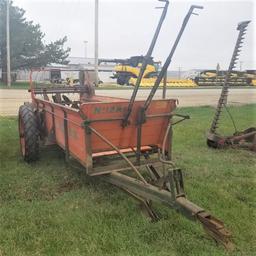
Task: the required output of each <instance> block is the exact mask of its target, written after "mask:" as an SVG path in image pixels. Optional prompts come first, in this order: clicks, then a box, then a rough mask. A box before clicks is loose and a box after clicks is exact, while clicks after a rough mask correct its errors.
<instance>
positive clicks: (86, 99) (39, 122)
mask: <svg viewBox="0 0 256 256" xmlns="http://www.w3.org/2000/svg"><path fill="white" fill-rule="evenodd" d="M161 2H164V3H165V6H164V8H163V12H162V15H161V18H160V21H159V24H158V27H157V29H156V32H155V34H154V37H153V40H152V42H151V44H150V47H149V49H148V52H147V54H146V55H145V58H144V59H143V62H142V66H141V70H140V73H139V75H138V80H137V83H136V85H135V87H134V91H133V95H132V98H131V100H130V101H129V100H126V99H121V98H113V97H105V96H97V95H95V93H94V87H93V84H92V83H90V81H89V79H86V76H87V75H86V74H84V76H83V81H81V83H80V85H79V86H69V87H64V88H63V87H57V86H55V87H52V88H43V89H42V88H35V87H34V86H33V83H32V81H31V89H30V90H31V97H32V104H25V105H23V106H21V107H20V110H19V135H20V145H21V153H22V156H23V158H24V160H25V161H27V162H31V161H35V160H37V159H38V156H39V138H40V139H41V140H42V141H43V142H44V143H45V144H46V145H49V144H57V145H59V146H60V147H61V148H62V149H63V150H64V151H65V157H66V160H69V158H70V157H73V158H75V159H76V160H78V161H79V162H80V163H81V165H82V166H84V167H85V172H86V174H87V175H89V176H97V177H99V178H101V179H102V180H104V181H106V182H109V183H111V184H113V185H116V186H118V187H120V188H121V189H123V190H124V191H126V192H127V193H129V194H130V195H131V196H133V197H134V198H135V199H136V200H138V201H140V202H141V203H142V204H143V205H144V206H145V208H146V209H147V212H148V214H149V216H150V217H151V218H152V219H153V220H157V219H158V218H159V217H158V215H157V213H156V212H155V211H154V210H153V208H152V201H157V202H161V203H163V204H165V205H166V206H168V207H171V208H174V209H176V210H179V211H180V212H181V213H182V214H184V215H185V216H186V217H188V218H189V219H192V220H197V221H199V222H200V223H201V224H202V226H203V228H204V230H205V231H206V232H207V233H208V234H209V235H210V236H211V237H212V238H213V239H214V240H215V241H217V242H219V243H220V244H222V245H224V246H225V247H226V248H227V249H232V248H233V245H232V243H231V241H230V236H231V234H230V232H229V231H227V230H226V229H225V227H224V224H223V222H222V221H220V220H218V219H217V218H215V217H214V216H213V215H212V214H210V213H209V212H207V211H206V210H204V209H203V208H201V207H199V206H197V205H196V204H194V203H192V202H191V201H189V200H188V199H187V197H186V194H185V191H184V181H183V173H182V170H181V169H180V168H177V167H176V166H175V164H174V162H173V161H172V136H173V133H172V127H173V126H174V125H176V124H177V123H179V122H181V121H183V120H185V119H188V118H189V116H186V115H178V114H175V109H176V104H177V100H176V99H162V100H152V99H153V97H154V95H155V93H156V90H157V88H158V87H159V85H160V82H161V81H162V79H163V77H164V75H165V73H166V71H167V68H168V67H169V65H170V62H171V59H172V56H173V54H174V52H175V49H176V47H177V45H178V42H179V40H180V38H181V36H182V33H183V31H184V29H185V27H186V24H187V22H188V20H189V18H190V16H191V15H192V14H194V13H193V11H194V10H195V9H202V7H201V6H191V7H190V9H189V12H188V13H187V15H186V17H185V19H184V22H183V24H182V27H181V29H180V32H179V34H178V36H177V38H176V41H175V43H174V45H173V47H172V49H171V52H170V54H169V56H168V57H167V59H166V61H165V63H164V65H163V68H162V69H161V71H160V73H159V74H158V76H157V79H156V81H155V84H154V86H153V88H152V89H151V92H150V94H149V96H148V98H147V99H146V100H139V101H138V100H136V101H135V97H136V94H137V91H138V88H139V82H140V81H141V79H142V76H143V73H144V71H145V69H146V66H147V64H148V60H149V59H150V57H151V54H152V51H153V48H154V45H155V42H156V40H157V37H158V34H159V32H160V28H161V25H162V22H163V20H164V17H165V14H166V12H167V8H168V4H169V2H168V1H165V0H161ZM67 94H68V95H70V94H71V95H73V98H74V99H70V98H69V97H68V96H67ZM74 95H75V97H74ZM174 117H176V120H174ZM177 118H178V120H177ZM135 134H137V136H134V135H135Z"/></svg>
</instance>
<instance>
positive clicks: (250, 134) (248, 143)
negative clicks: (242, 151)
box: [207, 21, 256, 152]
mask: <svg viewBox="0 0 256 256" xmlns="http://www.w3.org/2000/svg"><path fill="white" fill-rule="evenodd" d="M249 23H250V21H244V22H241V23H239V24H238V26H237V30H238V31H239V33H238V37H237V41H236V45H235V48H234V51H233V55H232V58H231V61H230V64H229V68H228V71H227V74H226V77H225V81H224V84H223V86H222V91H221V94H220V98H219V102H218V105H217V108H216V112H215V116H214V118H213V121H212V125H211V128H210V131H209V133H208V137H207V145H208V146H209V147H213V148H224V147H241V148H247V149H250V150H252V151H255V152H256V127H250V128H248V129H246V130H244V131H236V132H235V133H234V134H233V135H231V136H222V135H219V134H217V129H218V125H219V122H220V117H221V113H222V111H223V108H225V109H226V110H227V111H228V109H227V98H228V88H229V84H230V76H231V73H232V71H233V69H234V68H235V66H236V64H237V60H238V56H239V53H240V52H241V47H242V43H243V40H244V36H245V33H246V30H247V26H248V24H249ZM228 114H229V115H230V113H229V111H228ZM231 118H232V117H231ZM232 122H233V124H234V121H233V119H232ZM234 127H235V124H234ZM235 129H236V127H235Z"/></svg>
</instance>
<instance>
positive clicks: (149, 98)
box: [143, 5, 203, 111]
mask: <svg viewBox="0 0 256 256" xmlns="http://www.w3.org/2000/svg"><path fill="white" fill-rule="evenodd" d="M194 9H203V7H202V6H198V5H192V6H191V7H190V9H189V11H188V13H187V15H186V16H185V18H184V20H183V23H182V26H181V29H180V32H179V34H178V36H177V38H176V40H175V42H174V45H173V47H172V49H171V52H170V54H169V56H168V57H167V59H166V61H165V63H164V65H163V68H162V69H161V71H160V73H159V75H158V77H157V79H156V81H155V84H154V86H153V88H152V90H151V92H150V94H149V96H148V98H147V100H146V101H145V103H144V107H143V108H144V110H145V111H146V109H147V108H148V106H149V105H150V103H151V101H152V99H153V97H154V95H155V93H156V90H157V88H158V87H159V84H160V83H161V81H162V79H163V77H164V75H165V73H166V72H167V69H168V67H169V65H170V63H171V61H172V57H173V54H174V52H175V50H176V48H177V45H178V43H179V41H180V38H181V36H182V34H183V32H184V30H185V28H186V25H187V23H188V21H189V18H190V16H191V15H192V14H195V13H193V11H194ZM196 15H198V14H196Z"/></svg>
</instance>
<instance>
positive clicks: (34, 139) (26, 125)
mask: <svg viewBox="0 0 256 256" xmlns="http://www.w3.org/2000/svg"><path fill="white" fill-rule="evenodd" d="M19 136H20V149H21V154H22V156H23V158H24V160H25V161H26V162H33V161H36V160H37V159H38V158H39V130H38V125H37V117H36V115H35V113H34V111H33V109H32V107H31V106H29V105H23V106H20V109H19Z"/></svg>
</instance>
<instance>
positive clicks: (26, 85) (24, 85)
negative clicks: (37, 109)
mask: <svg viewBox="0 0 256 256" xmlns="http://www.w3.org/2000/svg"><path fill="white" fill-rule="evenodd" d="M28 88H29V82H15V83H12V84H11V87H10V88H9V87H7V85H6V84H4V83H2V82H0V89H26V90H27V89H28Z"/></svg>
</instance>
